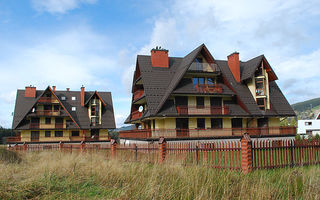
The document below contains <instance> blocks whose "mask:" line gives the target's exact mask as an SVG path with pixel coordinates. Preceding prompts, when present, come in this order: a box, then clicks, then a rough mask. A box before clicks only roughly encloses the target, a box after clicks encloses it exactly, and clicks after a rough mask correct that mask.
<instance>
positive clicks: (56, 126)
mask: <svg viewBox="0 0 320 200" xmlns="http://www.w3.org/2000/svg"><path fill="white" fill-rule="evenodd" d="M29 128H30V129H63V128H66V127H65V125H64V123H55V124H45V123H30V125H29Z"/></svg>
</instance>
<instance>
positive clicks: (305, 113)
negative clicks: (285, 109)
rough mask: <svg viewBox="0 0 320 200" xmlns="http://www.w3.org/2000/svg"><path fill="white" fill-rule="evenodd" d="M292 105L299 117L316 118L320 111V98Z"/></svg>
mask: <svg viewBox="0 0 320 200" xmlns="http://www.w3.org/2000/svg"><path fill="white" fill-rule="evenodd" d="M291 106H292V108H293V110H294V111H295V112H296V114H297V116H298V119H314V118H315V116H316V115H317V114H318V113H319V112H320V98H315V99H310V100H307V101H303V102H299V103H295V104H292V105H291Z"/></svg>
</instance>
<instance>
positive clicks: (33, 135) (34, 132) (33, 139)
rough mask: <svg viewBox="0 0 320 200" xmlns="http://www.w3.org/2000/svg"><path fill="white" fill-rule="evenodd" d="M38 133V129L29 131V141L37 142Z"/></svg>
mask: <svg viewBox="0 0 320 200" xmlns="http://www.w3.org/2000/svg"><path fill="white" fill-rule="evenodd" d="M39 135H40V134H39V131H31V142H38V141H39Z"/></svg>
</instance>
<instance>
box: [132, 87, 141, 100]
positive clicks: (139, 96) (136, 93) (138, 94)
mask: <svg viewBox="0 0 320 200" xmlns="http://www.w3.org/2000/svg"><path fill="white" fill-rule="evenodd" d="M143 94H144V90H137V91H135V92H134V93H133V100H134V101H135V100H137V99H139V98H141V97H142V95H143Z"/></svg>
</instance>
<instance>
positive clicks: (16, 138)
mask: <svg viewBox="0 0 320 200" xmlns="http://www.w3.org/2000/svg"><path fill="white" fill-rule="evenodd" d="M20 141H21V136H15V137H6V142H7V143H12V142H20Z"/></svg>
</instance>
